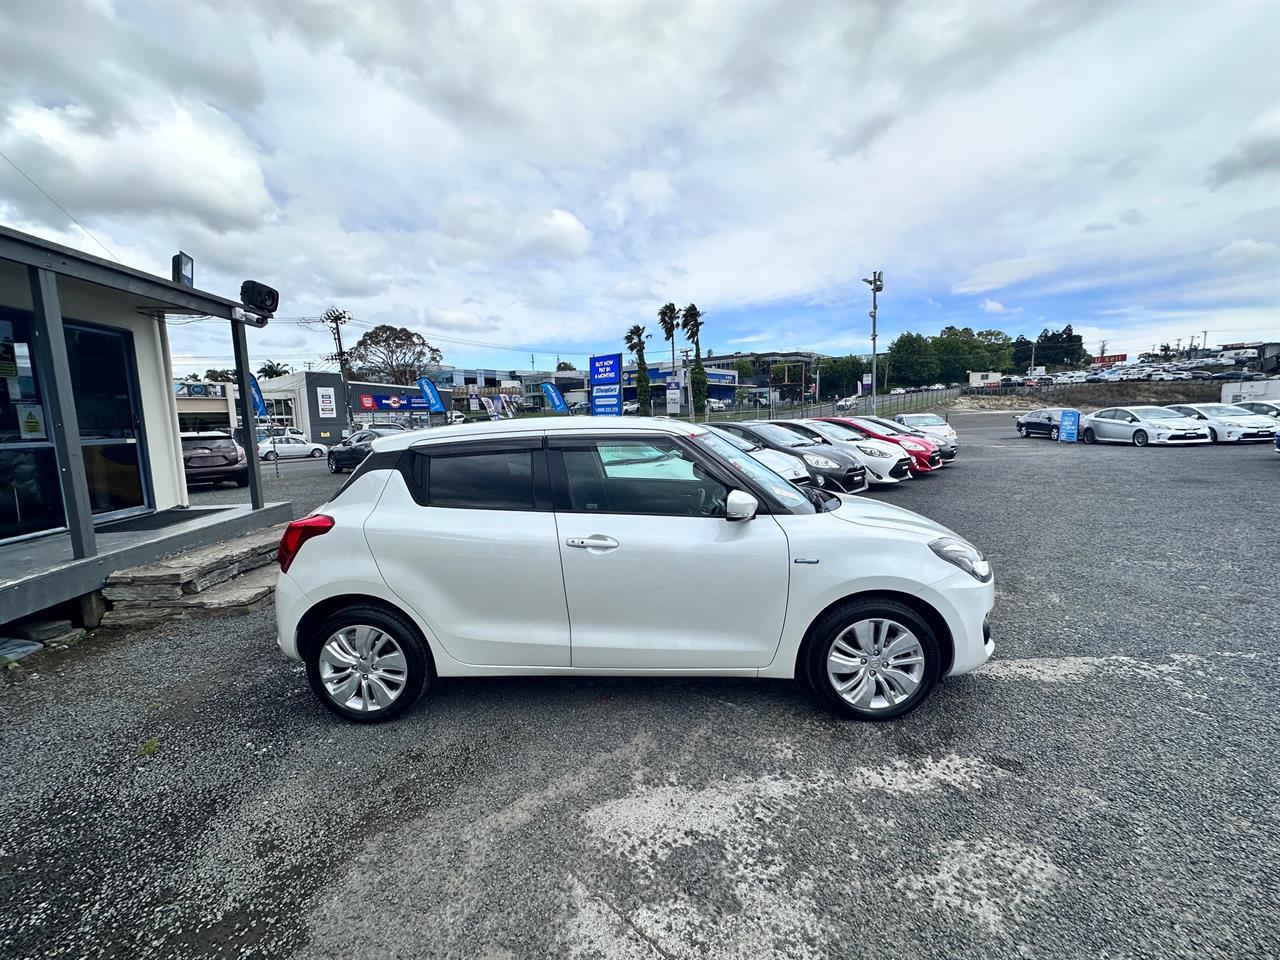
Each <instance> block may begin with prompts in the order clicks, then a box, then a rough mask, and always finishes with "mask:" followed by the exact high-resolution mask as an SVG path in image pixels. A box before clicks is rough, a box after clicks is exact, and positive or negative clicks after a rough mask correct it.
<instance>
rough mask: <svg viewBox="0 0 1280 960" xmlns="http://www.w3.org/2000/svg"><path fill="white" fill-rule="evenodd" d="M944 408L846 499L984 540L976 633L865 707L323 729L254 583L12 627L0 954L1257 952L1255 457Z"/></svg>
mask: <svg viewBox="0 0 1280 960" xmlns="http://www.w3.org/2000/svg"><path fill="white" fill-rule="evenodd" d="M954 423H955V425H956V427H957V429H958V430H959V431H960V436H961V443H962V447H961V456H960V461H959V463H958V465H957V466H955V467H954V468H951V469H948V470H946V471H943V472H942V473H941V474H939V475H936V476H928V477H924V478H920V479H918V480H914V481H911V482H910V483H907V484H903V485H900V486H899V487H894V488H884V489H881V490H877V491H875V492H874V493H873V494H872V495H874V496H875V497H877V498H881V499H884V500H887V501H890V502H894V503H898V504H901V505H903V506H906V507H909V508H911V509H915V510H918V511H920V512H922V513H925V514H927V515H929V516H931V517H933V518H935V519H937V520H939V521H942V522H943V523H945V524H947V525H948V526H950V527H952V528H953V529H954V530H956V531H958V532H959V533H961V534H963V535H965V536H967V537H969V538H971V539H972V540H973V541H974V542H975V543H976V544H977V545H978V546H979V547H981V548H982V549H983V550H984V551H985V552H986V553H987V555H988V556H989V557H990V558H991V560H992V563H993V566H994V568H995V571H996V578H997V605H996V609H995V613H994V616H993V633H994V637H995V640H996V658H995V659H994V660H993V661H992V662H991V663H990V664H988V665H987V666H986V667H985V668H983V670H982V671H980V672H979V673H977V674H974V675H971V676H968V677H963V678H957V679H955V680H952V681H949V682H947V683H946V684H944V685H943V687H942V688H941V689H940V690H939V691H938V693H937V694H936V695H935V697H934V698H933V699H932V700H931V701H930V702H929V703H928V704H926V705H925V706H924V707H923V708H921V709H920V710H919V711H917V712H916V713H914V714H912V715H911V716H909V717H907V718H904V719H902V720H899V721H896V722H892V723H886V724H876V725H870V724H856V723H846V722H841V721H838V720H836V719H834V718H832V717H830V716H828V715H826V714H823V713H820V712H818V711H817V710H816V709H815V708H814V707H812V706H811V705H810V704H809V702H808V700H807V699H806V698H805V697H804V696H802V695H801V693H800V692H799V691H798V689H797V688H796V687H795V686H794V685H792V684H790V683H780V682H766V681H738V680H655V679H635V680H631V679H574V678H565V679H527V680H526V679H511V680H506V679H504V680H467V681H460V680H451V681H446V682H443V683H440V684H439V685H438V686H437V687H436V688H434V689H433V690H432V691H431V693H429V694H428V696H427V698H426V699H424V701H423V702H422V703H421V704H420V705H419V706H418V707H417V708H416V709H415V710H413V711H412V712H410V713H409V714H408V715H407V716H406V717H405V718H404V719H403V720H402V721H401V722H399V723H396V724H392V725H387V726H381V727H372V728H368V727H356V726H348V725H345V724H343V723H341V722H340V721H337V720H336V719H334V718H333V717H331V716H330V715H329V714H328V713H326V712H325V711H324V710H323V709H322V708H321V707H320V706H319V705H318V703H316V702H315V701H314V700H313V699H312V696H311V693H310V691H309V689H308V688H307V685H306V681H305V678H304V676H303V674H302V671H301V668H300V667H298V666H296V665H294V664H292V663H289V662H287V661H285V660H283V659H282V658H281V657H280V656H279V655H278V652H277V650H276V647H275V638H274V627H273V621H272V616H271V614H270V612H269V611H263V612H259V613H256V614H253V615H250V616H245V617H240V618H236V619H227V620H208V621H199V622H190V623H182V624H178V625H170V626H167V627H163V628H158V629H152V630H150V631H135V632H130V633H121V634H117V635H114V636H111V637H108V636H106V635H102V636H100V637H99V638H98V639H95V640H92V641H89V642H87V643H85V644H83V645H82V646H81V647H79V648H76V649H73V650H71V651H68V652H66V653H63V654H52V655H45V656H44V657H43V658H42V659H38V660H34V659H33V660H31V661H28V663H29V664H30V666H29V668H27V669H24V670H22V671H20V672H19V675H18V676H17V677H16V679H12V680H10V681H8V682H5V683H3V684H0V729H3V730H4V733H5V735H4V737H3V738H2V739H0V763H2V764H3V769H4V770H5V771H6V773H5V777H6V790H5V796H6V803H5V804H3V805H2V806H0V904H3V905H4V907H3V917H4V922H3V923H0V956H5V957H35V956H42V957H73V956H74V957H117V956H118V957H130V958H144V957H192V956H206V955H207V956H224V957H230V956H253V957H270V956H279V957H291V956H298V957H405V958H408V957H458V958H464V957H465V958H475V957H485V958H524V957H538V958H544V957H580V958H592V957H618V958H628V960H630V958H686V957H706V958H731V957H741V958H768V957H796V958H824V957H841V958H843V957H850V958H852V957H864V956H871V955H874V956H878V957H904V958H905V957H922V956H927V957H1071V958H1076V957H1109V958H1121V957H1123V958H1148V957H1150V958H1166V957H1184V956H1193V955H1194V956H1196V957H1198V958H1215V957H1222V958H1228V957H1229V958H1242V957H1274V956H1276V955H1277V953H1280V828H1278V827H1277V823H1278V822H1280V817H1278V814H1280V761H1278V760H1277V753H1278V752H1280V715H1278V714H1277V711H1276V710H1275V702H1276V689H1277V684H1278V682H1280V667H1278V666H1277V657H1276V651H1275V645H1276V639H1277V636H1278V635H1280V628H1278V627H1277V619H1276V617H1277V598H1278V595H1280V589H1278V588H1277V585H1276V572H1277V571H1278V570H1280V538H1277V536H1276V532H1277V530H1278V529H1280V502H1278V501H1277V497H1276V493H1277V490H1280V486H1278V484H1280V457H1278V456H1277V455H1276V454H1275V453H1274V452H1273V451H1272V450H1271V448H1270V447H1269V446H1264V445H1257V446H1252V447H1247V448H1235V447H1217V446H1215V447H1197V448H1190V449H1165V448H1152V447H1148V448H1146V449H1137V448H1132V447H1120V446H1106V447H1097V446H1094V447H1086V446H1083V445H1077V446H1068V445H1057V444H1053V443H1050V442H1048V441H1044V440H1021V439H1019V438H1018V437H1017V435H1016V434H1015V432H1014V430H1013V420H1012V417H1011V416H1010V415H1009V414H1007V413H1005V414H998V415H981V414H971V415H964V416H959V417H956V418H955V419H954ZM308 466H309V465H308ZM286 470H296V471H297V475H296V476H291V477H290V479H289V480H288V481H284V482H288V483H292V484H297V485H298V487H297V489H299V490H303V489H305V490H307V491H309V492H308V493H307V494H306V495H307V497H309V498H311V497H319V500H322V499H324V496H326V495H327V493H328V492H329V491H331V490H332V489H333V488H334V486H336V484H335V483H334V479H335V478H331V477H329V476H328V475H327V474H324V475H323V477H322V478H320V477H312V475H311V474H310V473H309V472H307V466H299V467H294V466H285V467H282V474H283V473H284V471H286ZM319 470H323V465H319ZM272 482H273V483H274V482H277V481H272ZM321 484H323V486H321ZM281 489H283V488H281ZM270 490H271V487H270V486H269V487H268V491H269V493H268V495H269V496H276V495H274V494H272V493H270ZM227 492H228V493H233V494H242V493H243V492H242V491H235V490H230V489H228V491H227ZM319 500H315V501H314V502H305V503H304V502H299V504H298V506H297V513H298V514H299V515H301V514H302V513H304V512H306V510H308V509H310V508H311V507H312V506H314V505H315V503H318V502H319ZM681 602H684V601H682V599H681V597H680V595H679V591H678V589H677V588H673V590H672V594H671V596H669V597H649V598H645V600H644V603H645V605H646V608H647V609H646V611H645V616H647V617H650V618H651V619H653V620H654V621H655V622H657V620H658V618H659V617H660V616H661V615H662V614H661V611H662V610H663V608H664V606H667V605H669V608H670V609H671V610H672V614H671V615H672V616H673V617H675V618H678V616H679V612H678V611H679V605H680V603H681ZM739 602H744V603H749V602H750V598H741V599H740V601H739Z"/></svg>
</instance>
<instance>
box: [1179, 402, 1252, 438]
mask: <svg viewBox="0 0 1280 960" xmlns="http://www.w3.org/2000/svg"><path fill="white" fill-rule="evenodd" d="M1168 409H1170V410H1172V411H1174V412H1175V413H1180V414H1182V415H1183V416H1184V417H1190V418H1191V419H1192V420H1195V421H1197V422H1199V424H1200V426H1201V427H1207V428H1208V431H1209V439H1210V440H1212V441H1213V442H1214V443H1238V442H1240V441H1242V440H1246V441H1248V440H1270V439H1271V438H1272V437H1274V436H1275V435H1276V422H1275V421H1274V420H1272V419H1271V418H1270V417H1264V416H1262V415H1260V414H1256V413H1250V412H1249V411H1248V410H1245V409H1244V408H1242V407H1237V406H1233V405H1232V404H1229V403H1171V404H1169V407H1168Z"/></svg>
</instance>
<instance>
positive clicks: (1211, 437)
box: [1209, 427, 1218, 443]
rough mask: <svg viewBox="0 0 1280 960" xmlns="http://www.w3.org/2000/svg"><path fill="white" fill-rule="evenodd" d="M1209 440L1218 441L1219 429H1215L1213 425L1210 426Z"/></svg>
mask: <svg viewBox="0 0 1280 960" xmlns="http://www.w3.org/2000/svg"><path fill="white" fill-rule="evenodd" d="M1209 440H1210V442H1211V443H1217V442H1218V431H1217V430H1215V429H1213V427H1210V428H1209Z"/></svg>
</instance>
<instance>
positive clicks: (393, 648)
mask: <svg viewBox="0 0 1280 960" xmlns="http://www.w3.org/2000/svg"><path fill="white" fill-rule="evenodd" d="M408 678H409V664H408V661H407V660H406V659H405V655H404V651H403V650H402V649H400V644H399V643H397V642H396V639H395V637H393V636H391V634H389V633H386V632H385V631H383V630H380V629H378V628H377V627H371V626H369V625H368V624H364V623H360V624H355V625H353V626H350V627H343V628H342V629H341V630H338V631H337V632H335V633H333V634H332V635H330V637H329V639H328V640H326V641H325V642H324V646H323V647H322V648H321V649H320V681H321V683H322V684H323V685H324V689H325V692H326V693H327V694H328V695H329V697H330V699H332V700H333V702H334V703H336V704H338V705H339V706H341V707H346V708H347V709H348V710H358V711H360V712H362V713H374V712H376V711H378V710H382V709H385V708H386V707H389V706H391V704H393V703H395V701H396V700H397V699H398V698H399V697H400V694H401V693H402V692H403V691H404V688H405V684H406V682H407V681H408Z"/></svg>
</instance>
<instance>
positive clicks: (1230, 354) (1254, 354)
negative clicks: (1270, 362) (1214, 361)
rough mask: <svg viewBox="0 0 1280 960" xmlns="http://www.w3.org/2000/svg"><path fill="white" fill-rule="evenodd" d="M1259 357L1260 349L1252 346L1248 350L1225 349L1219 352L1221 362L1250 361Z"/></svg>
mask: <svg viewBox="0 0 1280 960" xmlns="http://www.w3.org/2000/svg"><path fill="white" fill-rule="evenodd" d="M1257 359H1258V351H1257V350H1256V349H1253V348H1250V349H1248V350H1223V351H1222V352H1221V353H1220V354H1218V362H1219V363H1248V362H1249V361H1250V360H1257Z"/></svg>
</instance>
